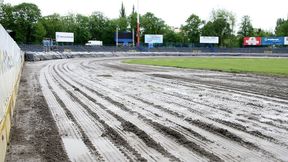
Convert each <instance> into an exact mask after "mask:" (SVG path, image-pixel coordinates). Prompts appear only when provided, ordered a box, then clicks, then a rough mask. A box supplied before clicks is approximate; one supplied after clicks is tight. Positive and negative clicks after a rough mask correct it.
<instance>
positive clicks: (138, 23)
mask: <svg viewBox="0 0 288 162" xmlns="http://www.w3.org/2000/svg"><path fill="white" fill-rule="evenodd" d="M137 47H138V48H139V47H140V13H139V0H137Z"/></svg>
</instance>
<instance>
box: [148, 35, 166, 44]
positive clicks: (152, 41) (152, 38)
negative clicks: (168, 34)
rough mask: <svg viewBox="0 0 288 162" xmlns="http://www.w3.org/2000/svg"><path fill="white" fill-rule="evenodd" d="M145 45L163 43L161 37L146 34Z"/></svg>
mask: <svg viewBox="0 0 288 162" xmlns="http://www.w3.org/2000/svg"><path fill="white" fill-rule="evenodd" d="M145 43H148V44H155V43H163V35H155V34H146V35H145Z"/></svg>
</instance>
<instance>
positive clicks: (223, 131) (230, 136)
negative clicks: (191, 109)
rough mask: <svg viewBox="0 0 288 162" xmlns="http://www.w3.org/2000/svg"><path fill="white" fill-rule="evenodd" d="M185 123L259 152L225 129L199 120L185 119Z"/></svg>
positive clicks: (253, 146) (254, 146) (253, 145)
mask: <svg viewBox="0 0 288 162" xmlns="http://www.w3.org/2000/svg"><path fill="white" fill-rule="evenodd" d="M185 120H186V121H188V122H189V123H191V124H193V125H196V126H198V127H199V128H202V129H205V130H207V131H209V132H213V133H216V134H218V135H221V136H223V137H226V138H228V139H231V140H232V141H235V142H237V143H239V144H241V145H243V146H246V147H248V148H253V149H256V150H261V149H260V148H259V147H258V146H256V145H255V144H253V143H251V142H247V141H245V140H243V139H242V138H241V137H239V136H237V135H235V134H233V133H231V132H229V131H228V130H227V129H224V128H219V127H217V126H215V125H213V124H208V123H205V122H202V121H200V120H192V119H191V118H187V119H185Z"/></svg>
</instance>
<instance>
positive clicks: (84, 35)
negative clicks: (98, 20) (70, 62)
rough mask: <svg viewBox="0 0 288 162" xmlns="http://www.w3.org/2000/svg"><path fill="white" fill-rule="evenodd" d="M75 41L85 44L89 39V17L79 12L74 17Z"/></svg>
mask: <svg viewBox="0 0 288 162" xmlns="http://www.w3.org/2000/svg"><path fill="white" fill-rule="evenodd" d="M74 33H75V43H77V44H85V43H87V42H88V40H90V39H91V37H92V36H91V33H90V31H89V18H88V17H86V16H83V15H80V14H77V15H76V17H75V29H74Z"/></svg>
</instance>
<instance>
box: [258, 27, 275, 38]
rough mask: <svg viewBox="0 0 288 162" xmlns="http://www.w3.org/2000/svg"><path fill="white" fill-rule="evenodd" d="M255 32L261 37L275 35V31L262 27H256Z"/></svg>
mask: <svg viewBox="0 0 288 162" xmlns="http://www.w3.org/2000/svg"><path fill="white" fill-rule="evenodd" d="M254 32H255V34H256V35H257V36H259V37H270V36H273V33H272V32H270V31H265V30H263V29H261V28H255V29H254Z"/></svg>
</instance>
